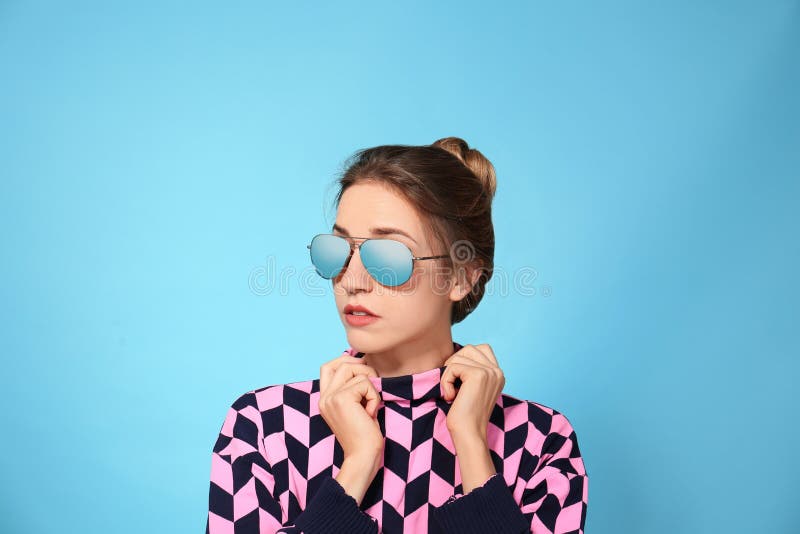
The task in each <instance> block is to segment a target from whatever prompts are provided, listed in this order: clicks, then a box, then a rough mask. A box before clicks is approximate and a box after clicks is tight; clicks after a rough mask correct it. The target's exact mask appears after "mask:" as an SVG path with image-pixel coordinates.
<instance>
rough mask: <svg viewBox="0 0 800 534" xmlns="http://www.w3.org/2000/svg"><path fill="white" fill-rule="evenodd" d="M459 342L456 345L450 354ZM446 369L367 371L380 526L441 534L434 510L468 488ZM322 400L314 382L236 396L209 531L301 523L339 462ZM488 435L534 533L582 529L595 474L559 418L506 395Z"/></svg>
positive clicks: (371, 499)
mask: <svg viewBox="0 0 800 534" xmlns="http://www.w3.org/2000/svg"><path fill="white" fill-rule="evenodd" d="M461 347H462V345H460V344H458V343H454V352H455V351H457V350H459V349H460V348H461ZM347 352H348V353H349V354H351V355H353V356H361V355H362V354H361V353H357V352H355V351H354V350H353V349H352V348H348V349H347ZM444 369H445V367H439V368H435V369H431V370H428V371H424V372H421V373H415V374H410V375H403V376H395V377H369V379H370V380H371V381H372V382H373V384H374V385H375V387H376V389H377V390H378V392H379V393H380V395H381V398H382V399H383V400H382V403H381V406H380V409H379V411H378V415H377V420H378V424H379V425H380V429H381V433H382V434H383V435H384V437H385V446H384V454H383V459H382V464H381V467H380V469H379V470H378V473H377V475H376V476H375V478H374V479H373V481H372V483H371V485H370V486H369V488H368V489H367V492H366V494H365V496H364V499H363V500H362V502H361V503H360V505H359V507H360V509H361V510H362V511H363V512H364V513H366V514H367V515H368V516H369V517H370V518H372V519H373V520H374V521H375V522H376V523H377V525H378V530H379V531H380V532H384V533H387V534H392V533H401V532H406V533H407V532H412V533H426V532H440V531H441V530H440V527H439V525H438V524H437V522H436V521H435V520H434V518H433V515H432V513H431V510H432V508H436V507H440V506H442V505H444V504H446V503H448V502H452V501H453V500H455V499H458V498H459V497H461V496H463V493H462V489H463V488H462V485H461V474H460V469H459V465H458V461H457V458H456V455H455V447H454V446H453V442H452V440H451V438H450V433H449V432H448V430H447V427H446V416H447V412H448V410H449V407H450V403H448V402H447V401H445V400H444V398H443V396H442V390H441V386H440V382H439V380H440V378H441V375H442V372H443V371H444ZM459 385H460V384H459V383H458V382H456V386H459ZM318 402H319V379H314V380H307V381H303V382H294V383H289V384H280V385H270V386H266V387H262V388H259V389H256V390H253V391H249V392H247V393H245V394H243V395H242V396H240V397H239V398H238V399H237V400H236V401H235V402H234V403H233V405H232V406H231V407H230V409H229V410H228V413H227V415H226V418H225V421H224V422H223V424H222V428H221V429H220V434H219V437H218V439H217V441H216V443H215V444H214V448H213V453H212V459H211V480H210V488H209V510H208V520H207V526H206V532H207V534H242V533H252V534H255V533H261V534H264V533H273V532H298V531H299V530H298V529H296V528H295V527H294V526H293V522H294V519H295V517H296V516H297V515H298V514H299V513H300V512H302V511H303V509H304V508H305V506H306V503H307V502H309V501H310V499H311V498H312V497H313V496H314V494H315V493H316V491H317V489H318V488H319V487H320V485H321V484H322V482H323V481H324V480H325V479H326V478H329V477H335V476H336V475H337V474H338V472H339V469H340V468H341V465H342V461H343V459H344V458H343V451H342V448H341V446H340V444H339V442H338V441H337V440H336V439H335V436H334V435H333V433H332V432H331V430H330V428H329V427H328V426H327V424H326V423H325V421H324V420H323V419H322V417H321V416H320V414H319V408H318ZM487 438H488V442H489V447H490V449H491V456H492V461H493V463H494V466H495V469H496V471H497V473H498V474H500V476H502V477H503V479H504V481H505V485H506V486H507V487H508V489H509V491H510V493H511V494H512V495H513V498H514V500H515V501H516V503H518V505H519V509H520V510H521V512H522V513H523V514H524V516H525V519H526V521H527V522H528V523H529V524H530V525H531V531H532V532H534V533H547V534H551V533H582V532H583V528H584V523H585V520H586V510H587V502H588V476H587V474H586V470H585V466H584V463H583V459H582V457H581V454H580V451H579V448H578V441H577V437H576V435H575V432H574V430H573V429H572V426H571V425H570V422H569V421H568V420H567V418H566V417H565V416H564V415H563V414H561V413H560V412H558V411H556V410H554V409H552V408H549V407H547V406H544V405H542V404H539V403H536V402H533V401H526V400H521V399H518V398H515V397H512V396H509V395H506V394H504V393H503V394H501V395H499V396H498V399H497V403H496V405H495V407H494V410H493V412H492V414H491V418H490V423H489V428H488V433H487Z"/></svg>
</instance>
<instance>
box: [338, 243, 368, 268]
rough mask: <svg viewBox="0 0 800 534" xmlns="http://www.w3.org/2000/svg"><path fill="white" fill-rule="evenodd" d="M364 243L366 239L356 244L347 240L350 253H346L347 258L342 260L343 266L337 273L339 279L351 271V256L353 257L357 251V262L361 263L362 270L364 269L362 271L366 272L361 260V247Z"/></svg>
mask: <svg viewBox="0 0 800 534" xmlns="http://www.w3.org/2000/svg"><path fill="white" fill-rule="evenodd" d="M365 241H366V239H364V240H361V242H360V243H356V242H355V240H353V239H348V242H349V244H350V252H348V254H347V258H346V259H345V260H344V265H343V266H342V270H341V271H340V272H339V277H340V278H341V277H343V276H345V275H346V274H347V273H349V272H351V271H352V269H350V262H351V260H352V259H353V256H355V254H356V251H358V261H359V262H360V263H361V267H362V269H364V271H366V270H367V268H366V267H365V266H364V262H363V261H362V260H361V245H363V244H364V242H365Z"/></svg>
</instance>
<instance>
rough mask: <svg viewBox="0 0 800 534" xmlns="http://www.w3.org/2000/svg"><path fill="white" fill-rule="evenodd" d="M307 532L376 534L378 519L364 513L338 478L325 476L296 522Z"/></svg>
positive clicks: (315, 533) (296, 524)
mask: <svg viewBox="0 0 800 534" xmlns="http://www.w3.org/2000/svg"><path fill="white" fill-rule="evenodd" d="M294 525H295V526H296V527H297V528H299V529H300V530H301V531H302V532H303V533H304V534H331V533H334V532H349V533H353V534H377V532H378V523H377V521H376V520H375V519H374V518H372V517H370V516H369V515H367V514H365V513H364V512H363V511H362V510H361V509H360V508H359V507H358V503H357V502H356V500H355V499H354V498H353V496H352V495H349V494H348V493H346V492H345V491H344V488H343V487H342V485H341V484H339V481H338V480H336V479H335V478H333V477H328V478H326V479H325V480H324V481H323V482H322V484H321V485H320V487H319V489H318V490H317V492H316V493H315V494H314V497H313V498H312V499H311V502H310V503H309V504H308V506H307V507H306V510H305V511H303V512H302V513H301V514H300V515H298V516H297V518H296V519H295V521H294Z"/></svg>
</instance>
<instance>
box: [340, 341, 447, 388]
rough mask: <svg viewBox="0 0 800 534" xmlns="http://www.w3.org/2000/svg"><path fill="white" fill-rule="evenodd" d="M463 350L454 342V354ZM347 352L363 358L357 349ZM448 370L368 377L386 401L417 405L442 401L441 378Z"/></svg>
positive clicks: (444, 366) (438, 368)
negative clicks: (411, 402) (434, 400)
mask: <svg viewBox="0 0 800 534" xmlns="http://www.w3.org/2000/svg"><path fill="white" fill-rule="evenodd" d="M462 348H463V345H461V344H460V343H457V342H455V341H454V342H453V354H455V353H456V352H458V351H459V350H461V349H462ZM345 352H347V353H349V354H350V355H351V356H355V357H356V358H362V357H363V356H364V353H363V352H356V351H355V349H353V348H352V347H349V348H348V349H347V350H346V351H345ZM446 368H447V366H446V365H443V366H441V367H434V368H433V369H428V370H427V371H421V372H419V373H412V374H407V375H399V376H388V377H383V376H379V377H374V376H370V377H368V378H369V380H370V382H372V384H373V385H374V386H375V389H377V390H378V393H379V394H380V396H381V398H382V399H383V400H384V402H386V401H405V402H408V401H413V402H415V403H420V402H424V401H427V400H431V399H442V398H444V395H443V393H442V386H441V378H442V373H444V370H445V369H446ZM460 382H461V381H460V380H458V379H456V381H455V387H456V388H458V387H459V386H460V385H461V384H460Z"/></svg>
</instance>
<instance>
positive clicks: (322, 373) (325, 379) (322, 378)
mask: <svg viewBox="0 0 800 534" xmlns="http://www.w3.org/2000/svg"><path fill="white" fill-rule="evenodd" d="M346 363H349V364H359V365H364V366H366V364H365V363H364V359H363V358H356V357H355V356H351V355H350V354H349V353H348V352H347V351H344V352H343V353H342V355H341V356H339V357H338V358H334V359H333V360H331V361H329V362H327V363H325V364H324V365H322V367H320V370H319V389H320V393H321V392H323V391H325V390H326V389H327V388H328V387H329V386H330V384H331V380H332V379H333V376H334V374H336V370H337V369H338V368H339V367H341V366H342V365H343V364H346Z"/></svg>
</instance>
